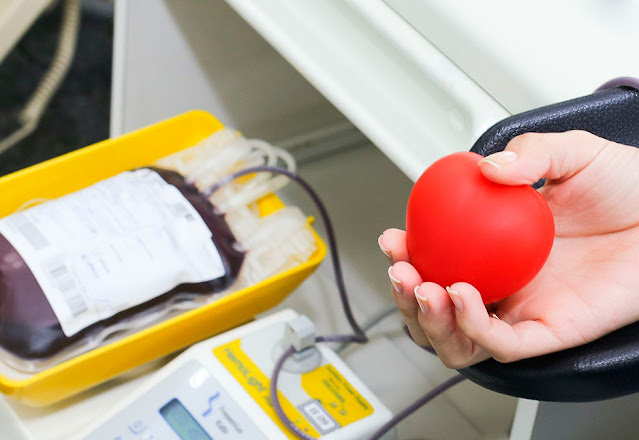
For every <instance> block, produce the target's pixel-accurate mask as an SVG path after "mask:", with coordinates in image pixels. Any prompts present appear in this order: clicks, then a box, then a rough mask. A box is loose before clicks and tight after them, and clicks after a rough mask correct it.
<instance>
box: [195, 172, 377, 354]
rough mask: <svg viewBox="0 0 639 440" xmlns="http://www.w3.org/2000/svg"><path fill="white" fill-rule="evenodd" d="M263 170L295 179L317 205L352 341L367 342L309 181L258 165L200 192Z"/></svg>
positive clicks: (327, 220)
mask: <svg viewBox="0 0 639 440" xmlns="http://www.w3.org/2000/svg"><path fill="white" fill-rule="evenodd" d="M264 172H266V173H274V174H283V175H285V176H287V177H289V178H290V179H291V180H293V181H295V183H297V184H299V185H300V186H301V187H302V188H304V190H305V191H306V192H307V193H308V195H309V196H310V197H311V199H313V202H315V205H316V206H317V209H318V210H319V212H320V215H321V216H322V220H323V221H324V226H325V227H326V234H327V235H328V243H329V248H330V252H331V258H332V260H333V271H334V273H335V282H336V283H337V290H338V291H339V296H340V299H341V300H342V306H343V307H344V314H346V319H347V320H348V323H349V324H350V326H351V328H352V329H353V333H355V337H356V339H355V340H353V341H352V342H360V343H364V342H368V338H367V337H366V334H365V333H364V331H363V330H362V329H361V327H360V326H359V324H358V323H357V321H355V317H354V316H353V312H352V310H351V305H350V302H349V301H348V295H347V294H346V285H345V283H344V274H343V272H342V265H341V263H340V259H339V254H338V253H337V240H336V239H335V230H334V229H333V224H332V222H331V219H330V218H329V216H328V211H327V210H326V206H324V203H323V202H322V200H321V199H320V198H319V196H318V195H317V193H316V192H315V190H314V189H313V188H312V187H311V185H309V183H308V182H307V181H306V180H304V179H302V178H301V177H300V176H299V175H297V174H295V173H293V172H292V171H289V170H287V169H285V168H280V167H269V166H259V167H251V168H245V169H243V170H240V171H236V172H234V173H232V174H229V175H228V176H226V177H224V178H223V179H221V180H220V181H219V182H218V183H216V184H215V185H213V186H211V187H209V188H208V189H206V190H204V191H202V193H203V194H204V195H205V196H207V197H210V196H211V194H213V193H214V192H215V191H217V190H218V189H220V188H221V187H222V186H224V185H227V184H229V183H230V182H232V181H233V180H235V179H237V178H238V177H242V176H246V175H247V174H254V173H264Z"/></svg>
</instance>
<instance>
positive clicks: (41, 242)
mask: <svg viewBox="0 0 639 440" xmlns="http://www.w3.org/2000/svg"><path fill="white" fill-rule="evenodd" d="M13 225H14V226H15V227H16V229H17V230H18V232H20V233H21V234H22V236H23V237H24V238H25V239H26V240H27V241H28V242H29V244H30V245H31V246H32V247H33V249H35V250H36V251H39V250H41V249H44V248H45V247H47V246H49V240H47V239H46V237H45V236H44V235H42V232H40V230H39V229H38V228H37V226H36V225H34V224H33V223H32V222H31V220H29V219H28V218H27V217H26V216H24V215H17V216H16V217H15V218H14V219H13Z"/></svg>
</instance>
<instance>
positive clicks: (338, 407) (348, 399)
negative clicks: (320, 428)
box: [302, 364, 373, 426]
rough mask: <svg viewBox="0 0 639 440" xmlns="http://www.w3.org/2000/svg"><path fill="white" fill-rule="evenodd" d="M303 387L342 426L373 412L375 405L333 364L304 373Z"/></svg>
mask: <svg viewBox="0 0 639 440" xmlns="http://www.w3.org/2000/svg"><path fill="white" fill-rule="evenodd" d="M302 388H304V391H306V392H307V393H308V394H309V396H311V397H312V398H313V399H316V400H317V401H318V402H319V403H321V404H322V406H323V407H324V408H325V409H326V410H327V411H328V413H329V414H330V415H331V416H332V417H333V418H334V419H335V421H337V423H339V424H340V425H341V426H345V425H348V424H349V423H353V422H356V421H358V420H360V419H363V418H364V417H366V416H369V415H371V414H373V407H372V406H371V405H370V404H369V403H368V402H367V401H366V399H364V397H362V395H361V394H359V393H358V392H357V390H356V389H355V388H353V386H352V385H351V384H350V383H349V382H348V381H347V380H346V379H345V378H344V376H342V375H341V374H340V373H339V371H337V368H335V367H334V366H333V365H331V364H326V365H323V366H321V367H318V368H316V369H315V370H313V371H310V372H308V373H304V374H303V375H302Z"/></svg>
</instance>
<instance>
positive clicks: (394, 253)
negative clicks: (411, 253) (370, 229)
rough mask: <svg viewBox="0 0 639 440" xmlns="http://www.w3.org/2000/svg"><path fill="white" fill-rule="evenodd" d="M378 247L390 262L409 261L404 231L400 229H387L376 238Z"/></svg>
mask: <svg viewBox="0 0 639 440" xmlns="http://www.w3.org/2000/svg"><path fill="white" fill-rule="evenodd" d="M377 243H378V244H379V247H380V249H381V250H382V252H384V254H385V255H386V256H387V257H388V260H389V261H390V263H391V264H393V263H396V262H398V261H406V262H410V259H409V258H408V249H407V248H406V232H404V231H402V230H401V229H394V228H393V229H387V230H385V231H384V233H383V234H382V235H380V236H379V239H378V240H377Z"/></svg>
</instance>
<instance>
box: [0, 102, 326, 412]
mask: <svg viewBox="0 0 639 440" xmlns="http://www.w3.org/2000/svg"><path fill="white" fill-rule="evenodd" d="M221 128H223V126H222V124H221V123H220V122H219V121H218V120H217V119H215V118H214V117H213V116H212V115H210V114H208V113H206V112H203V111H191V112H188V113H184V114H182V115H179V116H176V117H174V118H171V119H169V120H166V121H164V122H160V123H157V124H155V125H151V126H149V127H146V128H143V129H141V130H137V131H135V132H133V133H130V134H126V135H124V136H121V137H119V138H116V139H110V140H106V141H103V142H99V143H97V144H94V145H92V146H89V147H86V148H83V149H81V150H78V151H75V152H72V153H69V154H66V155H64V156H60V157H57V158H55V159H52V160H49V161H47V162H44V163H41V164H38V165H35V166H32V167H30V168H26V169H24V170H22V171H18V172H16V173H13V174H10V175H8V176H5V177H3V178H0V194H2V197H1V198H0V200H1V201H2V202H1V203H0V217H4V216H6V215H9V214H11V213H12V212H14V211H15V210H16V209H18V208H19V207H20V206H21V205H22V204H23V203H25V202H26V201H28V200H32V199H35V198H38V197H45V198H55V197H60V196H63V195H65V194H67V193H70V192H73V191H76V190H79V189H81V188H84V187H86V186H88V185H91V184H93V183H95V182H97V181H100V180H103V179H106V178H108V177H111V176H114V175H116V174H118V173H120V172H122V171H126V170H130V169H133V168H137V167H141V166H145V165H149V164H151V163H152V162H154V161H156V160H157V159H159V158H161V157H164V156H168V155H169V154H171V153H174V152H176V151H180V150H183V149H185V148H188V147H191V146H193V145H195V144H196V143H197V142H199V141H200V140H202V139H204V138H205V137H207V136H209V135H210V134H212V133H214V132H215V131H217V130H219V129H221ZM282 206H284V205H283V203H282V202H281V201H280V200H279V199H278V198H277V197H276V196H275V195H270V196H267V197H265V198H263V199H261V200H260V202H259V208H260V211H261V213H262V214H263V215H266V214H268V213H270V212H273V211H276V210H277V209H280V208H281V207H282ZM313 234H314V235H315V241H316V245H317V250H316V251H315V253H314V254H313V255H312V256H311V258H310V259H309V260H308V261H307V262H306V263H304V264H301V265H299V266H297V267H296V268H294V269H291V270H288V271H287V272H284V273H281V274H278V275H276V276H273V277H271V278H269V279H267V280H265V281H263V282H261V283H259V284H256V285H254V286H252V287H250V288H246V289H243V290H239V291H237V292H234V293H232V294H229V295H226V296H223V297H222V298H220V299H219V300H217V301H215V302H213V303H211V304H208V305H204V306H201V307H199V308H197V309H194V310H191V311H188V312H185V313H183V314H181V315H179V316H177V317H175V318H172V319H169V320H167V321H165V322H162V323H159V324H157V325H154V326H152V327H150V328H147V329H145V330H143V331H140V332H138V333H136V334H133V335H131V336H128V337H125V338H123V339H120V340H118V341H115V342H113V343H110V344H108V345H105V346H103V347H100V348H97V349H95V350H92V351H90V352H88V353H85V354H83V355H80V356H78V357H76V358H73V359H71V360H68V361H66V362H63V363H61V364H59V365H57V366H55V367H52V368H50V369H48V370H46V371H43V372H40V373H35V374H33V375H32V376H30V377H28V378H26V379H24V380H15V379H10V378H6V377H4V376H2V375H0V391H1V392H2V393H4V394H5V395H7V396H11V397H12V398H14V399H16V400H19V401H21V402H23V403H24V404H26V405H30V406H44V405H48V404H52V403H55V402H58V401H60V400H62V399H64V398H66V397H69V396H72V395H74V394H77V393H79V392H80V391H83V390H86V389H88V388H90V387H92V386H94V385H97V384H99V383H101V382H104V381H106V380H109V379H111V378H113V377H115V376H117V375H119V374H120V373H122V372H124V371H127V370H129V369H131V368H133V367H136V366H138V365H141V364H144V363H146V362H149V361H152V360H154V359H157V358H159V357H162V356H165V355H167V354H170V353H172V352H174V351H176V350H179V349H181V348H184V347H186V346H189V345H191V344H193V343H195V342H197V341H200V340H202V339H205V338H207V337H210V336H212V335H215V334H218V333H221V332H223V331H225V330H228V329H230V328H232V327H235V326H237V325H239V324H242V323H244V322H247V321H249V320H250V319H251V318H252V317H254V316H255V315H256V314H258V313H261V312H264V311H265V310H268V309H269V308H271V307H274V306H275V305H277V304H278V303H279V302H281V301H282V300H283V299H284V298H285V297H286V296H288V294H289V293H290V292H292V291H293V290H294V289H295V288H296V287H297V286H298V285H299V284H300V283H301V282H302V281H303V280H304V279H305V278H306V277H307V276H309V275H310V274H311V273H312V272H313V271H314V270H315V269H316V268H317V266H318V265H319V264H320V263H321V261H322V259H323V258H324V256H325V255H326V246H325V244H324V243H323V242H322V240H321V239H320V238H319V237H318V236H317V234H315V232H313Z"/></svg>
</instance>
